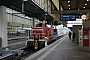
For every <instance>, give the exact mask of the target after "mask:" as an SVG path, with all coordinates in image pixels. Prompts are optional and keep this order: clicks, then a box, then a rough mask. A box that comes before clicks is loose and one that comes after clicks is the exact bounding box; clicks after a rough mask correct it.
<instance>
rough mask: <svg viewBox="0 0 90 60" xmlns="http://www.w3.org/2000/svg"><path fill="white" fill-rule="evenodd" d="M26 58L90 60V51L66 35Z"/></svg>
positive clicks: (29, 59)
mask: <svg viewBox="0 0 90 60" xmlns="http://www.w3.org/2000/svg"><path fill="white" fill-rule="evenodd" d="M25 60H90V52H85V51H82V50H81V48H80V47H79V44H77V43H75V42H72V41H71V40H70V39H69V37H68V35H65V36H64V37H62V38H61V39H59V40H57V41H55V42H54V43H52V44H50V45H48V46H46V47H45V48H43V49H41V50H40V51H38V52H36V53H34V54H33V55H31V56H29V57H27V58H26V59H25Z"/></svg>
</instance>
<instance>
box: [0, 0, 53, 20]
mask: <svg viewBox="0 0 90 60" xmlns="http://www.w3.org/2000/svg"><path fill="white" fill-rule="evenodd" d="M22 2H23V1H22V0H0V4H1V5H4V6H6V7H8V8H11V9H14V10H16V11H19V12H22ZM45 13H46V12H45V11H44V10H43V9H41V8H40V7H39V6H38V5H36V4H35V3H34V2H33V1H31V0H24V14H25V15H26V16H29V17H33V16H34V17H36V18H38V19H39V20H41V21H42V20H45ZM46 20H47V21H53V17H52V16H50V15H49V14H48V13H47V15H46Z"/></svg>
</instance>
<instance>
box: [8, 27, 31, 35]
mask: <svg viewBox="0 0 90 60" xmlns="http://www.w3.org/2000/svg"><path fill="white" fill-rule="evenodd" d="M31 30H32V28H18V29H17V28H13V29H12V28H11V27H10V28H9V29H7V35H8V37H16V36H20V37H25V36H28V33H31Z"/></svg>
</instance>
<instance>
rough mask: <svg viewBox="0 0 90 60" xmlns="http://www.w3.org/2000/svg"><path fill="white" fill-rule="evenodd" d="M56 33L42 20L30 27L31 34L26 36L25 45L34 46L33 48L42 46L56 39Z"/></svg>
mask: <svg viewBox="0 0 90 60" xmlns="http://www.w3.org/2000/svg"><path fill="white" fill-rule="evenodd" d="M57 33H58V32H57V31H56V30H55V29H53V27H52V26H51V25H50V24H47V23H46V21H43V22H42V23H39V24H37V25H36V27H33V28H32V32H31V35H30V36H28V40H27V41H26V46H29V47H34V48H35V49H38V48H39V49H40V48H43V47H45V46H47V45H48V44H49V43H50V42H52V41H55V40H56V38H57V36H58V35H57ZM63 35H64V34H63ZM63 35H62V36H63Z"/></svg>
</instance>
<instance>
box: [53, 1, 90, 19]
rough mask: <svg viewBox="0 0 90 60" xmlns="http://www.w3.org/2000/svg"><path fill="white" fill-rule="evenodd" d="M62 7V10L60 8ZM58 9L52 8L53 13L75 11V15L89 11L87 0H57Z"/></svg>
mask: <svg viewBox="0 0 90 60" xmlns="http://www.w3.org/2000/svg"><path fill="white" fill-rule="evenodd" d="M61 7H62V10H61ZM59 8H60V9H59V11H54V10H52V13H53V14H61V13H76V14H77V17H78V16H79V15H80V14H81V13H85V14H86V13H90V1H89V0H59Z"/></svg>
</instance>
